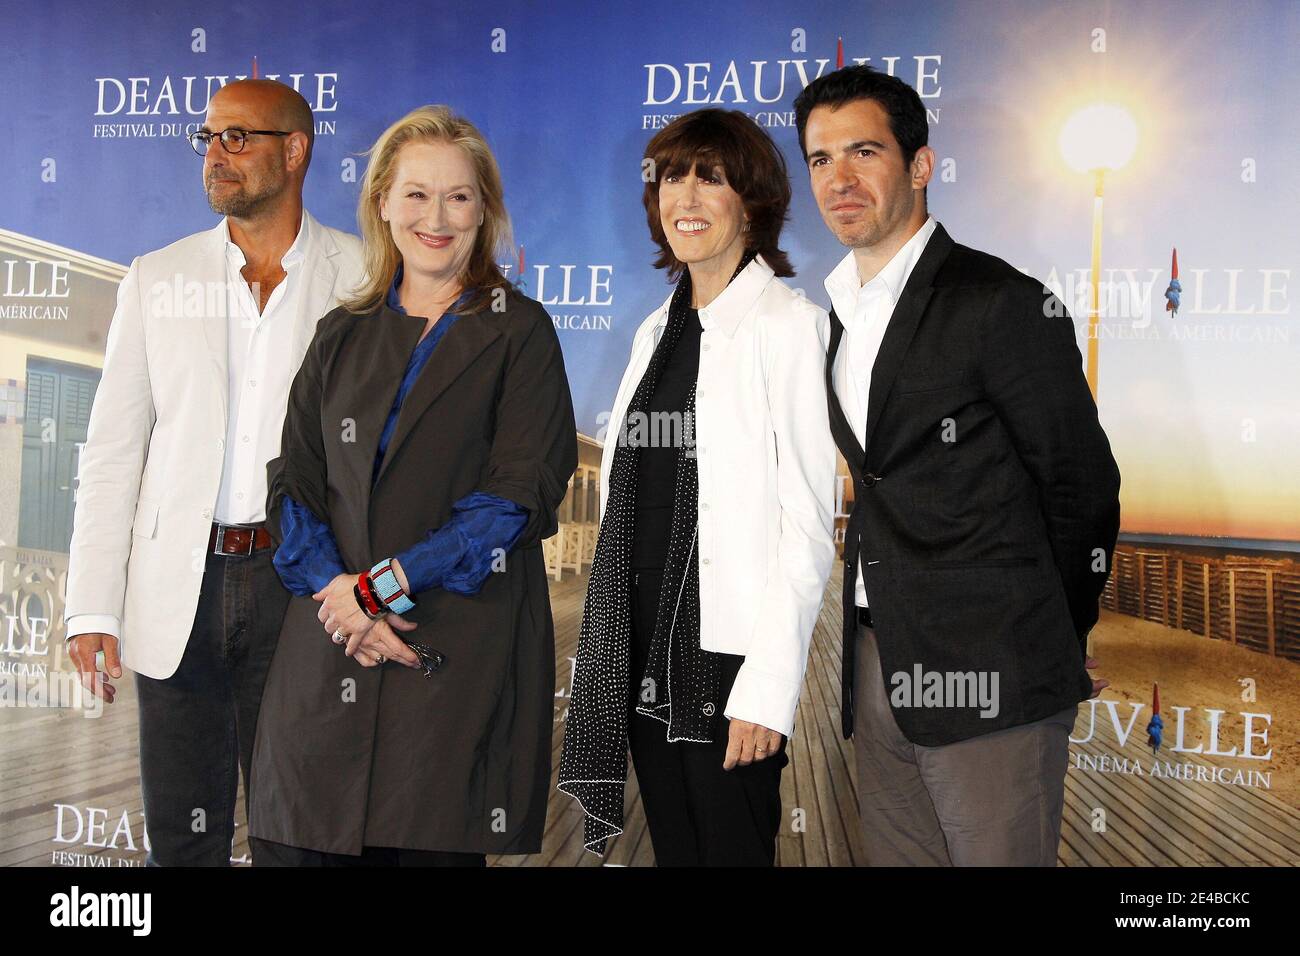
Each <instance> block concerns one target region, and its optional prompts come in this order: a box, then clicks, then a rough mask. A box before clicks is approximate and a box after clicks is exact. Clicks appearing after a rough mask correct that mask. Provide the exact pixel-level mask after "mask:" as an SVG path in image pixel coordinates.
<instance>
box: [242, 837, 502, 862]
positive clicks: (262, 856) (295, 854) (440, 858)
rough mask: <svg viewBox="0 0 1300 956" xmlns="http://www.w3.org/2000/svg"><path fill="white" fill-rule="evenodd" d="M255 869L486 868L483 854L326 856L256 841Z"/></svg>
mask: <svg viewBox="0 0 1300 956" xmlns="http://www.w3.org/2000/svg"><path fill="white" fill-rule="evenodd" d="M249 842H250V843H251V844H252V846H253V865H254V866H486V865H487V858H486V857H485V856H484V855H483V854H482V853H451V852H448V851H444V850H407V849H403V848H401V847H392V846H368V847H364V848H362V851H361V855H360V856H351V855H350V854H347V853H322V852H321V851H319V850H304V849H302V848H300V847H296V846H288V845H286V844H284V843H272V842H271V841H270V840H260V839H258V838H257V837H253V838H251V839H250V840H249Z"/></svg>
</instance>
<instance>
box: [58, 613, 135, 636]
mask: <svg viewBox="0 0 1300 956" xmlns="http://www.w3.org/2000/svg"><path fill="white" fill-rule="evenodd" d="M78 634H111V635H112V636H113V637H116V638H117V639H118V640H121V639H122V624H121V622H120V621H119V620H118V619H117V618H116V617H114V616H113V615H112V614H74V615H72V617H70V618H68V633H67V636H66V637H65V638H64V640H72V638H74V637H76V636H77V635H78Z"/></svg>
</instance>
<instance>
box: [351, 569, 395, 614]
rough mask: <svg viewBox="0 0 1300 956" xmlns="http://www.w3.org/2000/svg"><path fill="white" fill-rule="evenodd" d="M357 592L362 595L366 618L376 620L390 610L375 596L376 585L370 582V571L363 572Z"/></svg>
mask: <svg viewBox="0 0 1300 956" xmlns="http://www.w3.org/2000/svg"><path fill="white" fill-rule="evenodd" d="M357 592H358V593H359V594H360V595H361V609H362V610H363V611H365V612H366V616H368V617H371V618H376V617H379V616H380V615H381V614H383V613H384V612H386V611H387V610H388V608H386V607H384V606H383V605H381V604H380V603H379V599H378V598H377V597H376V596H375V585H374V582H373V581H371V580H370V572H369V571H362V572H361V574H360V576H358V578H357Z"/></svg>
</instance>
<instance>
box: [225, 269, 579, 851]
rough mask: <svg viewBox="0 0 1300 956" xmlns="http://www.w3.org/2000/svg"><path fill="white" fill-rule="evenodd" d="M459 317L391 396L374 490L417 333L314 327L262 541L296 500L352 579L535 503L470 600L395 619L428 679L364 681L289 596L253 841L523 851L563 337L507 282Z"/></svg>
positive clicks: (261, 728) (545, 705) (543, 740)
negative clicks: (326, 534)
mask: <svg viewBox="0 0 1300 956" xmlns="http://www.w3.org/2000/svg"><path fill="white" fill-rule="evenodd" d="M504 305H505V308H504V309H503V310H502V311H499V312H498V311H494V310H492V309H484V310H482V311H479V312H475V313H472V314H469V315H464V316H461V318H460V319H459V320H458V321H457V322H456V324H455V325H453V326H452V327H451V328H450V329H448V330H447V333H446V335H445V336H444V337H443V339H442V341H440V342H439V343H438V345H437V347H436V348H435V349H434V352H433V354H432V355H431V356H430V357H429V361H428V364H427V365H426V366H425V367H424V368H423V369H422V370H421V371H420V374H419V377H418V378H416V380H415V384H414V385H413V386H412V388H411V391H410V392H409V393H408V394H407V396H406V399H405V401H404V402H403V403H402V408H401V411H400V412H399V413H398V416H397V425H396V428H395V429H394V431H393V435H392V438H391V440H390V441H389V443H388V448H387V451H386V453H385V456H384V460H383V463H382V466H381V468H380V472H379V476H378V478H377V479H376V480H375V482H374V484H373V486H372V483H371V474H372V472H373V468H374V461H375V450H376V448H377V447H378V445H379V437H380V433H381V431H382V429H383V426H384V422H385V421H386V420H387V418H388V412H389V409H391V408H392V405H393V398H394V396H395V395H396V393H397V389H398V385H399V384H400V382H401V380H402V375H403V372H404V371H405V368H406V363H407V361H408V360H409V358H410V355H411V352H412V351H413V350H414V348H415V345H416V342H417V341H418V340H419V338H420V335H421V334H422V333H423V331H424V326H425V319H424V318H423V317H420V316H410V315H404V314H402V313H399V312H395V311H394V310H392V309H390V308H388V307H387V306H386V305H385V306H381V307H380V308H379V309H377V310H375V311H374V312H372V313H370V314H367V315H354V314H352V313H350V312H348V311H347V310H346V309H343V308H339V309H335V310H334V311H333V312H331V313H329V314H328V315H326V316H325V317H324V318H323V319H321V321H320V323H319V324H318V325H317V327H316V336H315V338H314V339H313V340H312V343H311V347H310V348H309V349H308V350H307V354H306V356H305V358H304V360H303V364H302V367H301V369H300V370H299V372H298V374H297V377H296V378H295V379H294V382H293V388H292V389H291V391H290V394H289V402H288V409H287V411H286V414H285V421H284V434H283V437H282V440H281V451H280V457H279V458H276V459H275V460H273V461H272V462H270V463H269V464H268V465H267V474H268V491H269V495H268V502H267V528H268V530H269V531H270V532H271V534H272V536H273V537H274V538H275V539H276V541H277V542H279V541H280V517H281V515H280V511H281V507H282V505H283V500H284V496H285V495H291V496H293V497H294V498H296V499H297V500H298V501H300V502H301V503H302V504H304V505H306V506H307V507H308V508H310V509H311V510H312V511H313V512H314V513H315V514H317V515H318V516H320V517H322V518H327V519H328V521H329V523H330V527H331V529H332V530H333V532H334V536H335V539H336V540H337V542H338V547H339V554H340V556H341V557H342V558H343V561H344V564H345V565H346V566H347V568H348V570H349V571H351V572H353V573H355V572H357V571H359V570H361V569H363V568H368V567H370V566H371V565H372V564H373V563H374V562H376V561H378V560H379V559H381V558H384V557H389V556H391V555H393V554H396V553H397V552H399V551H401V550H402V549H404V548H406V547H408V546H410V545H411V544H413V543H414V542H416V541H417V540H419V539H420V538H422V537H424V535H425V533H426V532H427V531H428V530H429V529H430V528H437V527H440V526H441V525H443V524H444V523H445V522H446V521H447V520H448V518H450V517H451V508H452V505H453V504H454V503H455V502H456V501H457V500H458V499H460V498H461V497H463V496H465V495H467V494H469V493H471V492H473V491H483V492H487V493H488V494H493V495H497V496H499V497H502V498H507V499H509V500H510V501H514V502H516V503H518V504H520V505H522V506H523V507H524V508H526V509H527V510H528V524H527V526H526V527H525V528H524V530H523V532H522V533H521V535H520V538H519V540H518V542H517V543H516V544H515V546H514V548H513V549H512V550H511V551H510V552H509V554H508V555H506V558H505V562H504V567H503V568H502V569H501V570H499V571H494V573H492V574H489V575H488V576H487V580H486V581H485V582H484V584H483V586H482V588H481V589H480V590H479V592H478V593H477V594H473V595H462V594H456V593H454V592H451V591H446V590H443V589H441V588H433V589H430V590H428V591H424V592H421V593H419V594H417V595H415V599H416V602H417V604H416V607H415V608H414V609H413V610H412V611H410V612H409V613H407V614H406V615H404V617H405V618H406V619H407V620H410V621H414V622H415V623H416V624H418V625H419V628H418V629H417V630H416V631H414V632H413V636H415V637H417V638H420V639H421V640H424V641H427V642H428V643H429V644H430V645H431V646H432V647H433V648H434V649H436V650H438V651H440V652H441V653H442V654H443V655H444V658H445V659H444V662H443V665H442V667H441V668H440V669H439V670H438V672H437V673H435V674H434V675H433V676H432V677H429V678H426V677H424V675H423V674H422V673H421V672H420V671H418V670H412V669H410V668H407V667H403V666H402V665H400V664H394V663H387V664H384V665H382V666H380V667H369V668H367V667H361V666H360V665H358V664H357V663H356V662H355V661H353V660H351V659H349V658H347V657H346V656H344V654H343V653H342V652H341V651H340V649H339V648H338V647H337V646H336V645H334V644H332V643H331V641H330V640H329V638H328V637H326V636H325V634H324V632H323V631H322V630H321V625H320V621H318V620H317V618H316V612H317V610H318V608H319V607H320V605H318V604H317V603H316V602H315V601H313V600H312V599H311V598H310V597H296V596H295V597H293V598H292V599H291V600H290V602H289V607H288V610H287V612H286V614H285V618H284V622H283V624H282V626H281V631H280V640H279V644H278V646H277V647H276V651H275V657H274V659H273V660H272V662H271V668H270V673H269V674H268V676H267V681H266V690H265V693H264V694H263V697H262V708H261V712H260V714H259V716H258V720H257V737H256V743H255V746H254V754H253V771H252V773H251V774H250V779H251V781H252V785H251V788H250V791H249V794H250V797H249V802H250V810H249V813H250V823H249V833H250V834H251V835H252V836H256V837H260V838H262V839H267V840H272V841H275V842H277V843H286V844H289V845H291V846H297V847H306V848H309V849H313V850H322V851H326V852H330V853H349V854H358V853H360V852H361V849H362V847H363V846H364V845H370V846H393V847H404V848H410V849H421V850H447V851H453V852H462V853H536V852H537V851H538V850H540V849H541V845H542V832H543V830H544V828H545V824H546V800H547V796H548V795H549V793H550V777H551V727H552V714H553V706H554V700H555V699H554V694H555V643H554V630H553V626H552V622H551V607H550V597H549V590H548V586H547V585H548V581H547V577H546V567H545V562H544V560H543V558H542V547H541V542H542V539H543V538H545V537H548V536H549V535H552V534H554V533H555V530H556V522H557V519H556V509H557V508H558V507H559V506H560V503H561V502H562V501H563V499H564V495H565V491H566V487H567V482H568V480H569V476H570V475H571V474H572V473H573V470H574V468H575V467H576V466H577V462H578V446H577V433H576V430H575V428H574V419H573V404H572V402H571V400H570V397H569V383H568V378H567V376H566V375H565V370H564V359H563V356H562V354H561V351H560V342H559V339H558V338H557V336H556V334H555V326H554V324H553V323H552V321H551V317H550V315H548V314H547V312H546V310H545V309H544V308H543V307H542V306H541V305H539V304H538V303H537V302H535V301H533V300H532V299H529V298H526V297H525V296H522V295H520V294H518V293H516V292H515V291H514V290H509V292H508V294H507V295H506V297H505V300H504Z"/></svg>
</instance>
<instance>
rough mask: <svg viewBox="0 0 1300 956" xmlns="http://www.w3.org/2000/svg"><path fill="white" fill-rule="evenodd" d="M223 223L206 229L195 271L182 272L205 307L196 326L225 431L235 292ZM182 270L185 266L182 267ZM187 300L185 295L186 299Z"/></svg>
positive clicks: (228, 408)
mask: <svg viewBox="0 0 1300 956" xmlns="http://www.w3.org/2000/svg"><path fill="white" fill-rule="evenodd" d="M225 223H226V221H225V220H224V219H223V220H222V221H221V222H219V223H217V225H216V226H215V227H214V228H212V229H209V230H208V233H207V235H206V236H205V237H204V241H205V242H206V244H207V248H206V249H205V251H204V255H203V256H202V257H201V258H200V260H199V262H198V263H197V265H198V269H197V270H196V271H194V272H189V271H187V272H186V273H185V284H186V286H187V287H189V286H190V285H191V283H193V284H194V285H193V286H192V287H193V288H196V289H197V290H198V294H199V295H201V296H202V297H203V303H204V308H203V310H202V311H201V312H200V313H199V314H200V319H199V325H200V326H201V327H202V329H203V341H204V343H205V344H206V345H207V349H208V356H209V358H210V359H211V360H212V361H211V363H210V365H209V367H210V368H211V370H212V374H213V383H214V385H215V386H216V388H215V390H214V392H213V394H214V395H217V396H220V398H219V400H220V402H221V428H222V430H223V431H224V430H225V428H226V418H227V416H228V415H229V411H230V382H229V371H228V367H229V363H228V359H227V350H228V349H229V347H230V346H229V341H228V340H229V337H230V332H229V329H228V328H227V325H226V323H227V321H228V320H227V313H228V312H229V311H230V308H231V301H232V300H233V299H234V297H235V295H236V294H237V292H238V290H237V289H232V288H230V287H229V285H228V284H227V282H226V236H227V235H229V233H227V232H226V228H225ZM182 268H184V266H182ZM217 289H220V290H221V295H213V294H212V290H217ZM186 301H188V295H187V297H186ZM209 302H211V303H214V304H215V305H216V306H217V307H216V308H208V307H207V304H208V303H209Z"/></svg>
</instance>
